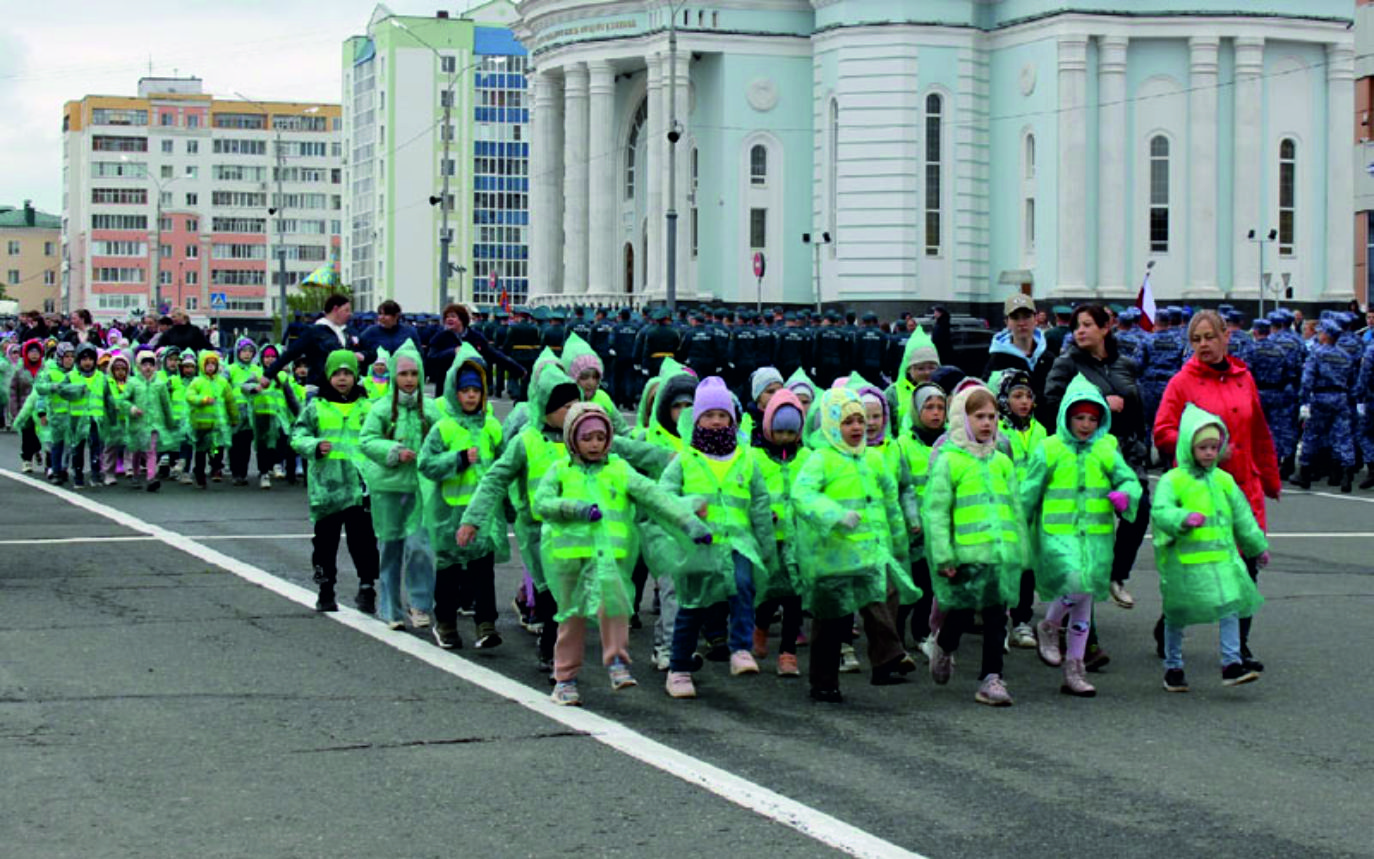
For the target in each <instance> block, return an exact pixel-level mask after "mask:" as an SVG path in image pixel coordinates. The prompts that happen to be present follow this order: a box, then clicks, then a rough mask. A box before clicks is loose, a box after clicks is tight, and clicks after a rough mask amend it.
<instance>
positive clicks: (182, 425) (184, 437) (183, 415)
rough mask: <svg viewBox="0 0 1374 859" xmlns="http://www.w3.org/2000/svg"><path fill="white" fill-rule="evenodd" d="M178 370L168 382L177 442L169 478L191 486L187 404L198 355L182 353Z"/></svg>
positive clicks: (190, 435) (189, 422) (190, 433)
mask: <svg viewBox="0 0 1374 859" xmlns="http://www.w3.org/2000/svg"><path fill="white" fill-rule="evenodd" d="M176 369H177V373H176V375H175V376H174V377H172V378H171V379H169V380H168V382H167V396H168V398H169V399H170V400H171V401H172V421H173V429H172V432H173V433H174V434H175V438H176V440H177V462H176V465H174V466H172V467H171V469H170V470H169V476H172V477H175V478H176V479H177V482H178V483H182V484H186V485H189V484H191V483H193V482H194V479H193V478H192V477H191V469H192V460H193V455H192V453H191V442H192V441H193V435H192V432H191V421H190V415H191V404H190V403H188V402H186V389H187V388H188V387H190V385H191V382H193V381H195V378H196V376H197V375H199V371H200V363H199V362H198V361H197V360H196V353H195V352H194V351H192V350H190V349H187V350H186V351H185V352H181V353H180V354H179V356H178V358H177V367H176Z"/></svg>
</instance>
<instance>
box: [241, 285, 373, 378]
mask: <svg viewBox="0 0 1374 859" xmlns="http://www.w3.org/2000/svg"><path fill="white" fill-rule="evenodd" d="M352 316H353V305H352V304H351V303H349V300H348V297H347V296H345V295H339V294H338V293H335V294H334V295H331V296H329V297H328V298H326V299H325V301H324V316H321V317H320V318H319V319H317V320H316V321H315V324H314V325H307V326H305V327H304V329H303V330H302V331H301V334H300V336H299V337H297V338H296V339H295V340H293V341H292V342H291V345H290V346H287V347H286V351H284V352H282V353H281V355H280V356H279V357H278V358H277V360H276V361H273V362H272V365H271V366H270V367H264V368H263V377H264V378H263V379H262V380H261V383H262V384H264V385H265V384H266V383H267V380H268V379H273V378H276V374H277V373H279V372H282V371H284V370H285V369H286V368H287V367H289V366H291V363H292V362H293V361H295V360H297V359H301V360H303V361H304V362H305V366H306V368H307V369H308V374H307V375H306V377H305V383H306V384H307V385H314V386H315V387H316V388H322V387H324V386H325V384H327V383H328V381H329V380H328V379H326V378H325V375H324V364H325V361H327V360H328V359H329V353H330V352H334V351H336V350H338V349H346V348H348V347H349V343H348V337H347V335H345V334H344V330H345V329H346V328H347V326H348V320H349V319H350V318H351V317H352Z"/></svg>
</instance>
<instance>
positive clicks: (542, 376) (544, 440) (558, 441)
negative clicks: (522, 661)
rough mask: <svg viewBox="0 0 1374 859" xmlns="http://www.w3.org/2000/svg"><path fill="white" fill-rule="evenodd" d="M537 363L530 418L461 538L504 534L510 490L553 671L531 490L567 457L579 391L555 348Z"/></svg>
mask: <svg viewBox="0 0 1374 859" xmlns="http://www.w3.org/2000/svg"><path fill="white" fill-rule="evenodd" d="M535 363H536V369H535V370H534V372H532V373H531V374H530V381H529V393H528V399H527V400H526V413H527V414H528V416H529V421H528V422H527V423H526V425H525V426H524V428H523V429H521V430H520V431H519V432H518V433H517V434H516V435H515V436H514V437H512V438H510V439H509V440H507V441H506V447H505V450H504V452H502V454H501V456H500V457H499V458H498V459H497V460H496V462H495V463H493V464H492V466H491V469H490V470H489V471H487V473H486V474H485V475H483V477H482V481H481V483H479V484H478V486H477V491H476V492H475V493H474V494H473V497H472V502H471V503H470V504H469V505H468V508H467V511H466V512H464V513H463V518H462V521H461V522H460V524H459V528H458V535H457V539H458V545H459V546H460V547H462V548H467V547H468V546H470V545H472V543H473V542H474V541H475V540H477V539H478V538H479V537H480V536H484V535H486V534H490V536H491V539H492V540H499V539H504V537H505V530H506V520H505V516H504V515H501V514H502V513H503V510H504V506H503V499H504V498H506V497H507V496H508V495H509V497H510V499H511V502H512V504H513V505H514V506H515V541H516V544H517V545H518V546H519V547H520V559H521V560H522V561H523V562H524V564H525V569H526V570H527V571H528V572H529V574H530V578H531V580H532V582H533V586H534V589H535V621H536V622H537V623H540V624H542V628H541V629H540V633H539V670H540V671H541V672H545V673H547V672H550V671H552V670H553V646H554V641H555V640H556V639H557V637H558V622H557V621H556V620H554V615H555V614H556V613H557V603H556V602H555V600H554V598H553V596H552V594H550V593H549V586H548V582H547V581H546V580H545V577H544V567H543V563H542V561H541V560H540V555H539V546H540V535H541V533H542V525H543V521H542V517H540V516H539V515H538V514H537V513H536V512H535V511H534V509H533V500H534V499H533V495H534V489H535V488H536V487H538V485H539V481H540V480H541V479H542V478H543V477H544V474H545V473H546V472H548V470H549V469H550V468H552V467H553V466H554V465H555V464H557V463H558V462H560V461H561V460H562V459H563V458H564V457H565V456H567V448H566V446H565V444H564V441H563V421H564V419H565V418H566V417H567V414H568V409H569V408H571V407H572V406H573V404H575V403H577V402H579V401H580V400H581V396H580V394H579V393H578V390H577V385H575V384H573V381H572V380H571V379H569V378H568V375H567V374H566V373H564V372H563V369H562V367H560V366H559V364H558V361H557V359H556V357H555V356H554V354H553V352H552V350H548V349H545V350H544V352H543V353H542V354H541V355H540V356H539V360H538V361H536V362H535Z"/></svg>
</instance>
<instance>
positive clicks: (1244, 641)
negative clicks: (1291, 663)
mask: <svg viewBox="0 0 1374 859" xmlns="http://www.w3.org/2000/svg"><path fill="white" fill-rule="evenodd" d="M1245 571H1246V572H1247V573H1249V574H1250V581H1252V582H1254V583H1256V584H1259V559H1258V558H1246V559H1245ZM1253 620H1254V618H1253V617H1243V618H1241V619H1240V655H1241V657H1242V658H1243V659H1250V658H1251V653H1250V622H1251V621H1253Z"/></svg>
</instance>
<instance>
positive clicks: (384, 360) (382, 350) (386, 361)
mask: <svg viewBox="0 0 1374 859" xmlns="http://www.w3.org/2000/svg"><path fill="white" fill-rule="evenodd" d="M379 363H380V364H381V365H382V366H383V367H385V368H386V369H385V370H384V371H383V372H384V374H385V375H384V377H383V378H387V379H390V378H391V353H390V352H389V351H387V349H386V347H385V346H378V347H377V357H376V358H373V359H372V366H370V367H368V373H369V374H371V376H372V378H374V379H376V378H377V364H379Z"/></svg>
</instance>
